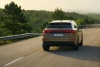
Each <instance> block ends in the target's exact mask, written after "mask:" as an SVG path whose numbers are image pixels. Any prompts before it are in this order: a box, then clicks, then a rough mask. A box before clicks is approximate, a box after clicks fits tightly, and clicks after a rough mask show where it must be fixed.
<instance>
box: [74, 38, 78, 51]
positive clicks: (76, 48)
mask: <svg viewBox="0 0 100 67" xmlns="http://www.w3.org/2000/svg"><path fill="white" fill-rule="evenodd" d="M78 49H79V37H78V40H77V45H74V46H73V50H78Z"/></svg>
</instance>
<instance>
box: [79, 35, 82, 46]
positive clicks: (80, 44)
mask: <svg viewBox="0 0 100 67" xmlns="http://www.w3.org/2000/svg"><path fill="white" fill-rule="evenodd" d="M82 45H83V36H82V39H81V42H80V43H79V46H82Z"/></svg>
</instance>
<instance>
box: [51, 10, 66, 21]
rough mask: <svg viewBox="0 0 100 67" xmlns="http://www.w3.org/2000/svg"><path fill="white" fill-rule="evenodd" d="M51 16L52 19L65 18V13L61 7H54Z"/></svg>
mask: <svg viewBox="0 0 100 67" xmlns="http://www.w3.org/2000/svg"><path fill="white" fill-rule="evenodd" d="M52 18H53V20H65V19H66V15H65V13H64V12H63V10H62V9H58V8H56V9H55V11H54V13H53V14H52Z"/></svg>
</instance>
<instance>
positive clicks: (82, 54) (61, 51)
mask: <svg viewBox="0 0 100 67" xmlns="http://www.w3.org/2000/svg"><path fill="white" fill-rule="evenodd" d="M50 53H53V54H57V55H61V56H65V57H71V58H76V59H81V60H86V61H94V62H100V47H95V46H82V47H79V50H78V51H74V50H72V48H67V47H58V49H56V50H50Z"/></svg>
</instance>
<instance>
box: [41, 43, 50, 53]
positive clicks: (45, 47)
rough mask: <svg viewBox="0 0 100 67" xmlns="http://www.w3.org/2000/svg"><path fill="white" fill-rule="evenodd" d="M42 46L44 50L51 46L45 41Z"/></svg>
mask: <svg viewBox="0 0 100 67" xmlns="http://www.w3.org/2000/svg"><path fill="white" fill-rule="evenodd" d="M42 48H43V50H44V51H49V48H50V46H49V45H46V44H45V43H43V45H42Z"/></svg>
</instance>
